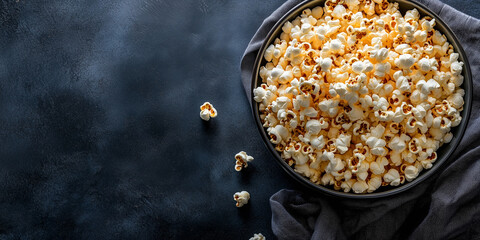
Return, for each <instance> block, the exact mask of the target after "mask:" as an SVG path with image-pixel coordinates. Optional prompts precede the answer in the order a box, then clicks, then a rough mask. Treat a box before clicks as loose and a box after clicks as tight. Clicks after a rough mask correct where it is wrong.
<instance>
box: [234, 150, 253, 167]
mask: <svg viewBox="0 0 480 240" xmlns="http://www.w3.org/2000/svg"><path fill="white" fill-rule="evenodd" d="M235 160H236V163H235V170H236V171H237V172H240V171H242V169H243V168H246V167H248V162H251V161H253V157H252V156H248V155H247V153H246V152H244V151H241V152H239V153H237V154H236V155H235Z"/></svg>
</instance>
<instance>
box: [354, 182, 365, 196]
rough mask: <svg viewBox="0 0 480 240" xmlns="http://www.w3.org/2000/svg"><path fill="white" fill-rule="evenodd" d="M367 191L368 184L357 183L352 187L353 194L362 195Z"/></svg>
mask: <svg viewBox="0 0 480 240" xmlns="http://www.w3.org/2000/svg"><path fill="white" fill-rule="evenodd" d="M367 189H368V184H367V183H366V182H365V181H357V182H356V183H355V184H353V186H352V190H353V192H355V193H363V192H365V190H367Z"/></svg>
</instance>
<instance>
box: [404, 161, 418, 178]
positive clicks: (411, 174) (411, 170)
mask: <svg viewBox="0 0 480 240" xmlns="http://www.w3.org/2000/svg"><path fill="white" fill-rule="evenodd" d="M418 173H419V171H418V168H416V167H415V166H412V165H410V166H408V167H406V168H405V178H406V179H407V181H409V182H411V181H412V180H413V179H415V178H417V176H418Z"/></svg>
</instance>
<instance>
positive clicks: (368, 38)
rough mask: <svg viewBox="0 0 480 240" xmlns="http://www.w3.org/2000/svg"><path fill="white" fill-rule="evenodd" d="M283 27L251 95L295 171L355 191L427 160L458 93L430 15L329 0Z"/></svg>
mask: <svg viewBox="0 0 480 240" xmlns="http://www.w3.org/2000/svg"><path fill="white" fill-rule="evenodd" d="M282 30H283V32H282V33H281V35H280V38H279V39H276V40H275V41H274V42H273V43H272V44H271V45H270V46H269V47H268V48H267V49H266V50H265V53H264V58H265V60H266V61H267V63H266V64H265V65H264V66H261V67H260V72H259V76H260V78H261V79H262V84H261V85H260V86H259V87H257V88H255V89H253V99H254V101H256V102H258V103H259V110H260V114H261V115H260V117H261V120H262V122H263V126H264V127H265V128H266V132H267V134H268V136H269V138H270V141H271V142H272V143H273V144H274V145H275V149H276V150H277V151H278V152H280V154H281V156H282V158H284V159H285V161H286V162H287V163H288V164H289V165H290V166H292V167H293V168H294V170H295V171H296V172H297V173H299V174H301V175H303V176H305V177H307V178H309V179H310V180H311V181H312V182H314V183H316V184H322V185H331V187H332V188H333V189H335V190H342V191H345V192H349V191H353V192H355V193H358V194H360V193H371V192H374V191H376V190H378V189H381V187H382V186H386V185H390V186H399V185H401V184H403V183H404V182H405V181H407V182H410V181H413V180H414V179H415V178H417V177H418V175H419V174H420V173H421V172H422V171H423V170H424V169H429V168H431V167H432V166H433V164H435V161H436V160H437V155H436V151H437V150H438V148H439V147H440V146H441V145H442V144H446V143H449V142H450V141H451V140H452V139H453V134H452V133H451V132H450V131H451V129H452V128H453V127H456V126H458V125H459V124H460V122H461V120H462V118H461V115H460V113H461V111H462V110H463V105H464V94H465V93H464V91H463V90H462V89H461V88H460V86H461V85H462V84H463V81H464V77H463V76H462V71H463V67H464V66H463V62H461V61H460V60H459V54H457V53H455V52H454V50H453V46H451V45H450V44H449V43H448V41H447V39H446V37H445V36H444V35H443V34H442V33H440V32H439V31H437V30H436V29H435V19H427V18H421V16H420V14H419V12H418V11H417V10H416V9H413V10H409V11H407V12H406V13H405V15H404V16H402V14H401V13H400V12H399V11H398V5H397V4H395V3H389V2H388V1H386V0H372V1H363V2H361V1H359V0H328V1H326V5H325V6H323V7H322V6H318V7H315V8H313V9H306V10H304V11H303V12H302V14H301V16H299V17H297V18H296V19H294V20H293V21H287V22H286V23H285V24H284V26H283V27H282ZM246 156H248V155H246ZM244 158H246V157H243V158H242V159H244ZM246 162H248V161H246Z"/></svg>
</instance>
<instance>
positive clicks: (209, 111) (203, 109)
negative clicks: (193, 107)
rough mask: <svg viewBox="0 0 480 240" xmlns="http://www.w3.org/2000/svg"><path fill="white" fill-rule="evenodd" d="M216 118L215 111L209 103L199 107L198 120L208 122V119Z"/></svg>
mask: <svg viewBox="0 0 480 240" xmlns="http://www.w3.org/2000/svg"><path fill="white" fill-rule="evenodd" d="M216 116H217V110H216V109H215V108H214V107H213V105H212V104H211V103H209V102H205V103H204V104H202V106H200V118H201V119H203V120H205V121H208V120H210V118H215V117H216Z"/></svg>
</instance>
